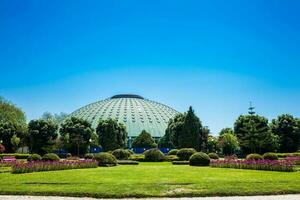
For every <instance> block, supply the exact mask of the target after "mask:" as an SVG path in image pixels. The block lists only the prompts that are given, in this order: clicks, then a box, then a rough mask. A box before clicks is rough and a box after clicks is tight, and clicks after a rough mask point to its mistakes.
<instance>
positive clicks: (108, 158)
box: [94, 153, 117, 167]
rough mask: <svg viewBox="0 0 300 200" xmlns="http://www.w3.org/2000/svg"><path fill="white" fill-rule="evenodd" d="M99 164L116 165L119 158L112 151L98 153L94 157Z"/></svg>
mask: <svg viewBox="0 0 300 200" xmlns="http://www.w3.org/2000/svg"><path fill="white" fill-rule="evenodd" d="M94 159H95V160H97V161H98V165H99V166H107V167H109V166H116V165H117V159H116V158H115V157H114V156H113V155H112V154H110V153H97V154H96V155H95V157H94Z"/></svg>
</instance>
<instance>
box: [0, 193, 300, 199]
mask: <svg viewBox="0 0 300 200" xmlns="http://www.w3.org/2000/svg"><path fill="white" fill-rule="evenodd" d="M0 199H1V200H96V199H94V198H86V197H83V198H77V197H51V196H49V197H45V196H10V195H0ZM159 199H164V200H300V194H296V195H274V196H246V197H193V198H146V199H134V198H132V199H122V200H159ZM106 200H108V199H106ZM109 200H113V199H109ZM118 200H120V199H118Z"/></svg>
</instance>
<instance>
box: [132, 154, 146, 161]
mask: <svg viewBox="0 0 300 200" xmlns="http://www.w3.org/2000/svg"><path fill="white" fill-rule="evenodd" d="M128 159H129V160H133V161H139V162H142V161H145V155H143V154H133V155H131V156H130V157H129V158H128Z"/></svg>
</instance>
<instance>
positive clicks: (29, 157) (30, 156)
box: [27, 154, 42, 162]
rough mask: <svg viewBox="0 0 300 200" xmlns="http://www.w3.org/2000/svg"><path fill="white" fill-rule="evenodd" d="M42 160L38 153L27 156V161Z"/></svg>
mask: <svg viewBox="0 0 300 200" xmlns="http://www.w3.org/2000/svg"><path fill="white" fill-rule="evenodd" d="M40 160H42V157H41V156H40V155H39V154H31V155H29V156H28V157H27V161H29V162H32V161H40Z"/></svg>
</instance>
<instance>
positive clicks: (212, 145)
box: [207, 135, 220, 152]
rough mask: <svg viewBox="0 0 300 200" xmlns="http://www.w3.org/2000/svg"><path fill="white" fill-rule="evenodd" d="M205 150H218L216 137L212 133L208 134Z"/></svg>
mask: <svg viewBox="0 0 300 200" xmlns="http://www.w3.org/2000/svg"><path fill="white" fill-rule="evenodd" d="M207 151H208V152H219V151H220V148H219V145H218V138H217V137H214V136H212V135H208V139H207Z"/></svg>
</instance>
